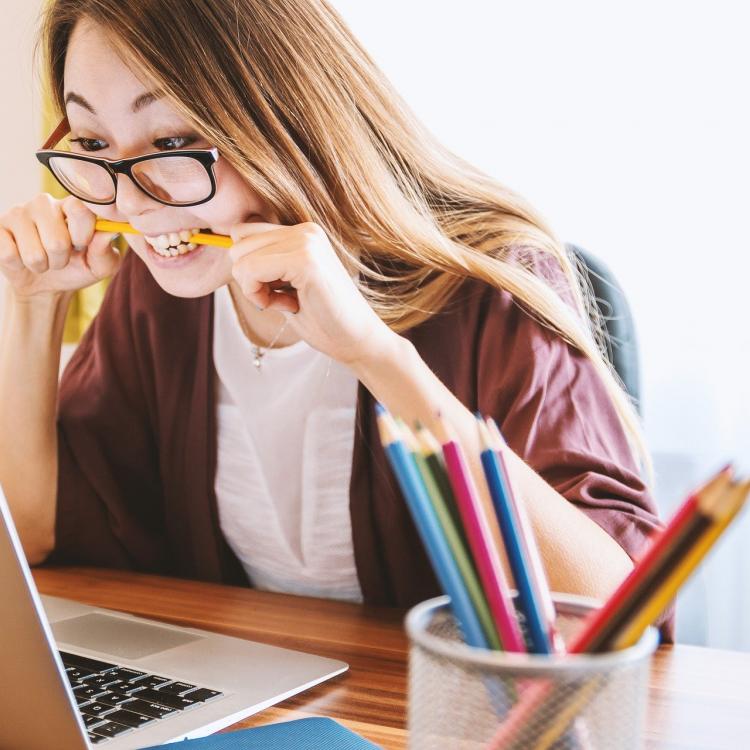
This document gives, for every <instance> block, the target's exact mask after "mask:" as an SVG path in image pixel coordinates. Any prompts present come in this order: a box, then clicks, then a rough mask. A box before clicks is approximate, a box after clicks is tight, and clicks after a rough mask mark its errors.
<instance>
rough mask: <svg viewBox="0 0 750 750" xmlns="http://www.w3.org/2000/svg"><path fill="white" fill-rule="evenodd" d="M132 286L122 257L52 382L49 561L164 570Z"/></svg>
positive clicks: (151, 434) (159, 506) (156, 478)
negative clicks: (55, 386)
mask: <svg viewBox="0 0 750 750" xmlns="http://www.w3.org/2000/svg"><path fill="white" fill-rule="evenodd" d="M129 255H132V254H129ZM134 286H135V284H134V279H133V263H132V260H131V258H129V257H126V259H125V261H124V263H123V266H122V268H121V269H120V272H119V273H118V275H117V276H116V277H115V279H114V280H113V281H112V283H111V284H110V286H109V289H108V290H107V293H106V295H105V299H104V302H103V304H102V308H101V310H100V311H99V314H98V315H97V317H96V318H95V319H94V321H93V323H92V324H91V326H90V327H89V329H88V331H87V332H86V334H85V336H84V337H83V339H82V341H81V342H80V344H79V346H78V347H77V349H76V352H75V353H74V355H73V357H72V359H71V361H70V362H69V364H68V366H67V368H66V370H65V373H64V375H63V378H62V381H61V384H60V393H59V402H58V416H57V438H58V482H57V514H56V522H55V548H54V551H53V553H52V556H51V557H50V562H55V563H71V564H83V565H97V566H103V567H117V568H126V569H136V570H150V571H153V572H161V571H164V570H165V544H164V523H163V517H162V516H163V511H162V507H163V504H162V498H161V489H160V479H159V469H158V462H157V455H158V453H157V450H156V447H155V437H154V430H153V428H152V426H151V420H150V419H149V410H148V399H147V396H146V393H145V391H144V387H143V383H142V377H141V374H142V373H141V369H142V368H141V367H140V366H139V359H140V358H139V353H138V351H137V349H136V346H135V343H134V337H133V335H132V328H131V296H132V293H133V287H134Z"/></svg>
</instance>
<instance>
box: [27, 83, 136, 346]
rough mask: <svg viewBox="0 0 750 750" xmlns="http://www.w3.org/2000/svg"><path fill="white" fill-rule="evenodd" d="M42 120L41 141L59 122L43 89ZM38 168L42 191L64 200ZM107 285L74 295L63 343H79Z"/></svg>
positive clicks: (58, 188) (62, 193)
mask: <svg viewBox="0 0 750 750" xmlns="http://www.w3.org/2000/svg"><path fill="white" fill-rule="evenodd" d="M42 120H43V134H42V138H41V141H44V140H45V139H46V138H47V136H48V135H49V134H50V133H51V132H52V130H53V129H54V128H55V127H56V126H57V123H58V122H59V115H58V114H57V113H56V112H55V109H54V107H53V106H52V100H51V98H50V96H49V91H48V90H47V89H45V91H44V95H43V107H42ZM41 141H40V142H41ZM40 168H41V169H42V190H43V191H44V192H45V193H50V195H53V196H54V197H55V198H64V197H65V196H66V195H67V193H66V192H65V190H63V188H62V187H61V186H60V184H59V183H58V182H57V180H56V179H55V178H54V177H53V176H52V175H51V174H50V172H49V170H48V169H46V168H44V167H40ZM119 241H120V240H119V238H118V242H119ZM124 249H125V248H124V246H120V252H123V251H124ZM108 284H109V280H104V281H100V282H99V283H98V284H94V285H93V286H90V287H87V288H86V289H81V290H80V291H78V292H76V293H75V295H74V297H73V299H72V301H71V303H70V308H69V310H68V317H67V318H66V319H65V333H64V341H65V343H66V344H75V343H77V342H78V341H80V339H81V336H83V334H84V332H85V331H86V329H87V328H88V326H89V323H91V321H92V320H93V319H94V316H95V315H96V313H97V312H98V311H99V307H100V305H101V303H102V299H104V292H105V291H106V289H107V285H108Z"/></svg>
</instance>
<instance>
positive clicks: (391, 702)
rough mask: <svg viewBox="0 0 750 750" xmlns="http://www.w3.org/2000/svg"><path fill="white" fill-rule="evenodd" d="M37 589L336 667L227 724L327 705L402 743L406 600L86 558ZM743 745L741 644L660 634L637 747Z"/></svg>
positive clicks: (747, 734) (745, 701) (355, 724)
mask: <svg viewBox="0 0 750 750" xmlns="http://www.w3.org/2000/svg"><path fill="white" fill-rule="evenodd" d="M34 578H35V579H36V582H37V586H38V587H39V590H40V591H41V592H42V593H44V594H49V595H52V596H61V597H66V598H70V599H76V600H78V601H81V602H85V603H86V604H92V605H95V606H99V607H108V608H110V609H118V610H122V611H125V612H130V613H132V614H136V615H141V616H143V617H150V618H154V619H157V620H163V621H165V622H171V623H175V624H177V625H186V626H190V627H198V628H205V629H206V630H212V631H215V632H218V633H225V634H227V635H232V636H236V637H239V638H247V639H250V640H254V641H260V642H263V643H269V644H272V645H274V646H286V647H289V648H294V649H299V650H302V651H309V652H311V653H316V654H319V655H321V656H328V657H332V658H336V659H342V660H344V661H346V662H348V663H349V665H350V670H349V672H348V673H346V674H345V675H342V676H340V677H337V678H335V679H334V680H332V681H329V682H326V683H324V684H322V685H319V686H317V687H315V688H313V689H312V690H308V691H307V692H305V693H302V694H301V695H298V696H296V697H294V698H291V699H289V700H286V701H284V702H283V703H281V704H279V705H277V706H274V707H272V708H269V709H266V710H265V711H262V712H261V713H259V714H256V715H255V716H252V717H250V718H249V719H246V720H244V721H242V722H241V723H240V724H237V725H236V726H234V727H232V728H233V729H237V728H240V727H249V726H256V725H259V724H267V723H270V722H273V721H283V720H289V719H298V718H303V717H307V716H329V717H331V718H333V719H336V720H337V721H339V722H341V723H342V724H344V725H345V726H347V727H349V728H350V729H352V730H353V731H355V732H358V733H359V734H361V735H363V736H364V737H367V738H368V739H370V740H372V741H373V742H375V743H377V744H379V745H381V746H382V747H383V748H387V750H405V748H406V738H407V735H406V697H407V684H406V675H407V654H408V643H407V638H406V634H405V632H404V629H403V618H404V614H405V613H404V612H403V611H401V610H396V609H390V608H386V607H371V606H365V605H355V604H348V603H344V602H335V601H330V600H324V599H310V598H307V597H298V596H288V595H285V594H271V593H267V592H262V591H254V590H252V589H246V588H236V587H231V586H221V585H218V584H209V583H198V582H195V581H185V580H179V579H172V578H163V577H158V576H150V575H142V574H137V573H129V572H123V571H113V570H98V569H88V568H85V569H84V568H37V569H35V570H34ZM745 747H750V654H746V653H735V652H730V651H719V650H716V649H705V648H698V647H694V646H685V645H677V646H662V647H661V648H660V649H659V651H658V652H657V654H656V655H655V657H654V661H653V666H652V672H651V681H650V685H649V714H648V722H647V727H646V738H645V748H646V749H647V750H657V749H658V750H696V749H698V748H700V749H704V748H706V749H708V748H710V749H711V750H739V749H740V748H745Z"/></svg>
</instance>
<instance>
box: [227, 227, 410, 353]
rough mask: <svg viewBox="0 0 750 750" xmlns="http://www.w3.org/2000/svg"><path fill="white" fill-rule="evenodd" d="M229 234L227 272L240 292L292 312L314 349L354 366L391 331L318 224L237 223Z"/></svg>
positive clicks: (263, 304)
mask: <svg viewBox="0 0 750 750" xmlns="http://www.w3.org/2000/svg"><path fill="white" fill-rule="evenodd" d="M231 234H232V240H233V241H234V245H233V246H232V249H231V250H230V257H231V259H232V276H233V277H234V278H235V280H236V281H237V283H238V284H239V286H240V288H241V289H242V293H243V294H244V295H245V297H247V299H248V300H250V302H252V303H253V304H254V305H256V307H258V308H260V309H264V310H265V309H269V310H270V309H273V310H279V311H281V312H287V313H296V314H295V316H294V319H293V320H292V321H291V323H292V325H293V327H294V330H295V332H296V333H298V334H299V335H300V336H302V338H304V339H305V341H307V343H308V344H310V346H312V347H314V348H315V349H317V350H318V351H321V352H323V353H324V354H327V355H328V356H330V357H332V358H333V359H336V360H338V361H339V362H342V363H344V364H347V365H350V366H354V365H356V364H357V363H358V362H361V361H363V360H366V359H368V358H370V357H373V356H377V354H378V351H379V350H380V349H382V348H383V347H385V346H387V343H388V342H389V341H390V340H391V339H392V337H393V336H395V335H396V334H394V333H393V332H392V331H391V329H390V328H388V326H387V325H386V324H385V323H383V321H382V320H380V318H379V317H378V316H377V315H376V314H375V312H374V311H373V309H372V308H371V307H370V305H369V304H368V303H367V301H366V300H365V298H364V297H363V296H362V294H361V293H360V292H359V290H358V289H357V287H356V285H355V283H354V281H353V280H352V278H351V277H350V276H349V274H348V272H347V270H346V268H345V267H344V265H343V264H342V262H341V260H340V259H339V257H338V255H337V254H336V251H335V250H334V249H333V247H332V245H331V242H330V240H329V239H328V236H327V235H326V233H325V231H324V230H323V229H322V228H321V227H320V226H318V225H317V224H314V223H312V222H306V223H304V224H296V225H293V226H284V225H279V224H267V223H260V222H258V223H249V224H237V225H236V226H235V227H233V228H232V231H231ZM282 285H283V289H282V290H280V291H279V290H278V288H279V286H282ZM287 287H288V288H289V289H288V291H286V290H285V289H286V288H287Z"/></svg>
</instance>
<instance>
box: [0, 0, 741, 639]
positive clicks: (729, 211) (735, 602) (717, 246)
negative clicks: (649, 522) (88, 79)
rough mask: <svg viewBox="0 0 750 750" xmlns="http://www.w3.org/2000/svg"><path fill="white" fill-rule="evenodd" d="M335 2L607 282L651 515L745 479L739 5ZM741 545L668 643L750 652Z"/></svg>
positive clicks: (18, 165) (421, 97)
mask: <svg viewBox="0 0 750 750" xmlns="http://www.w3.org/2000/svg"><path fill="white" fill-rule="evenodd" d="M333 1H334V4H335V6H336V7H337V8H339V10H340V11H341V12H342V13H343V15H344V17H345V18H346V20H347V21H348V22H349V23H350V25H351V26H352V28H353V30H354V31H355V33H356V34H357V35H358V36H359V37H360V39H361V40H362V41H363V43H364V44H365V46H366V47H367V48H368V49H369V50H370V51H371V53H372V54H373V56H374V57H375V59H376V60H377V61H378V62H379V63H380V65H381V66H382V68H383V69H384V70H385V72H386V73H387V74H388V75H389V76H390V77H391V79H392V80H393V81H394V83H395V84H396V86H397V87H398V89H399V90H400V91H401V93H402V94H403V95H404V96H405V98H406V99H407V101H408V102H410V103H411V105H412V106H413V107H414V109H415V110H416V112H417V113H418V114H419V115H420V116H421V117H422V119H423V120H424V121H425V122H426V123H427V124H428V125H429V126H430V127H431V129H432V130H433V131H434V132H435V133H436V134H437V135H438V136H439V137H440V138H441V139H442V140H443V141H444V142H445V143H446V144H447V145H449V146H450V147H451V148H453V149H454V150H455V151H456V152H458V153H459V154H461V155H462V156H464V157H465V158H468V159H469V160H471V161H473V162H475V163H476V164H478V165H480V166H481V167H482V168H484V169H485V170H486V171H487V172H489V173H490V174H492V175H494V176H496V177H497V178H498V179H500V180H501V181H503V182H504V183H506V184H507V185H509V186H511V187H513V188H514V189H516V190H518V191H519V192H521V193H522V194H523V195H525V196H526V197H527V198H529V199H530V200H531V201H532V202H533V203H534V204H535V205H536V206H537V207H538V208H539V209H540V210H541V211H542V213H544V214H545V215H546V216H547V218H548V219H549V220H550V222H551V223H552V224H553V226H554V227H555V228H556V229H557V231H558V233H559V234H560V236H561V237H562V238H564V239H565V240H569V241H575V242H577V243H579V244H581V245H583V246H584V247H587V248H588V249H590V250H591V251H593V252H595V253H598V254H599V255H600V256H601V257H602V258H603V259H604V260H605V261H606V262H607V263H608V264H609V265H610V266H611V267H612V268H613V270H614V271H615V272H616V273H617V274H618V276H619V277H620V280H621V282H622V284H623V286H624V287H625V289H626V290H627V292H628V296H629V298H630V301H631V303H632V306H633V309H634V314H635V317H636V323H637V324H638V326H639V333H640V339H641V354H642V361H643V381H644V383H643V387H644V401H645V412H646V428H647V433H648V437H649V440H650V443H651V446H652V448H653V449H654V451H655V453H656V457H657V466H658V468H659V469H660V482H661V483H660V487H659V500H660V504H661V505H662V507H663V509H664V510H665V511H667V512H668V511H669V510H671V509H672V508H673V507H674V505H675V503H676V502H678V501H679V499H680V498H681V496H682V493H683V492H684V491H685V490H686V489H687V488H688V487H689V486H690V485H691V484H693V483H694V482H695V481H697V480H698V479H699V478H700V477H702V476H703V475H704V474H705V473H706V472H707V471H708V470H709V469H711V468H713V467H715V466H717V465H718V464H719V463H720V462H722V461H724V460H725V459H727V458H730V457H734V458H736V459H739V460H742V461H744V462H745V465H746V466H747V467H748V468H750V386H749V385H748V369H749V368H748V365H749V364H750V354H749V353H748V352H750V333H749V330H750V326H749V325H748V319H749V317H750V316H749V315H748V303H747V295H746V293H745V290H746V288H747V287H748V286H750V273H749V272H750V242H749V241H748V226H747V221H746V216H747V215H748V213H749V211H748V207H747V205H746V202H747V200H748V190H747V180H748V179H750V177H749V175H750V152H749V150H748V147H747V137H748V133H750V115H749V114H748V105H747V99H748V95H747V91H748V81H747V78H748V76H750V49H749V47H748V45H747V43H746V30H747V28H748V23H747V22H748V15H747V13H746V12H745V11H744V4H743V3H739V2H731V1H730V0H717V1H716V2H713V3H711V4H708V3H693V2H676V1H674V0H672V1H669V0H663V1H662V2H661V3H653V2H646V1H645V0H634V1H633V2H631V3H627V4H624V3H620V4H617V5H615V4H613V3H600V2H594V1H593V0H588V1H585V0H568V2H566V3H559V2H553V0H547V1H543V0H526V1H525V2H523V3H497V2H490V1H489V0H484V1H483V0H463V1H462V2H460V3H455V2H438V1H436V0H409V2H403V0H399V1H398V2H396V1H395V0H381V1H380V2H379V3H364V2H361V0H333ZM38 7H39V0H2V10H3V22H4V27H5V29H6V30H8V29H12V30H13V32H12V33H8V34H6V35H5V37H4V40H3V44H2V45H0V76H1V77H0V82H1V83H2V87H1V89H0V91H1V92H2V101H3V105H4V106H3V113H2V119H1V120H0V132H1V133H2V136H3V137H2V143H3V148H2V149H1V150H0V175H1V176H2V179H0V210H3V209H4V208H5V207H7V206H9V205H11V204H12V203H15V202H18V201H20V200H26V199H28V198H29V197H31V196H32V195H33V194H34V193H35V192H36V189H37V184H38V182H37V181H38V174H39V173H38V170H37V168H36V162H35V160H34V157H33V151H34V149H35V148H37V147H38V144H39V140H40V139H39V135H40V127H39V121H40V116H39V108H38V105H37V103H36V101H35V99H34V97H33V93H32V92H33V81H32V76H31V68H30V49H31V39H32V28H33V23H34V19H35V16H36V13H37V8H38ZM749 536H750V522H749V521H748V520H747V518H745V519H744V520H743V521H741V522H740V523H739V524H738V527H737V528H736V529H735V530H734V531H733V532H732V533H731V535H730V538H729V539H727V540H726V542H725V543H724V544H723V546H722V548H721V549H720V550H718V551H717V553H716V554H715V556H714V557H713V558H712V560H711V561H710V563H709V565H708V566H707V567H706V569H705V571H704V573H703V574H702V576H701V578H699V579H698V580H697V581H696V582H695V583H694V584H693V585H692V587H691V591H689V592H688V595H687V596H686V597H684V601H683V603H682V604H681V620H680V623H679V633H680V635H681V637H682V638H684V639H689V640H700V639H701V638H703V637H705V638H707V640H708V642H709V643H711V644H713V645H725V646H731V647H737V648H739V647H742V648H746V649H750V629H748V628H745V627H744V623H745V622H750V597H749V596H748V594H747V590H748V589H750V586H748V583H749V582H750V552H747V551H746V549H745V548H746V547H747V546H748V545H747V544H744V540H746V539H748V537H749ZM706 602H707V603H708V607H705V606H704V603H706ZM683 612H684V614H683Z"/></svg>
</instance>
